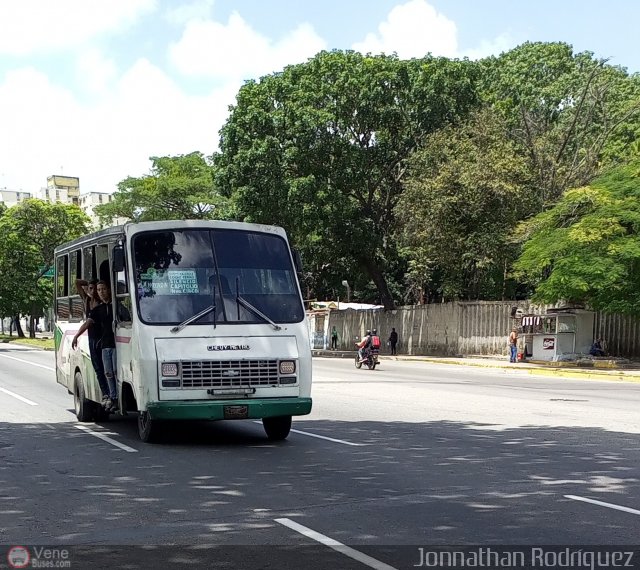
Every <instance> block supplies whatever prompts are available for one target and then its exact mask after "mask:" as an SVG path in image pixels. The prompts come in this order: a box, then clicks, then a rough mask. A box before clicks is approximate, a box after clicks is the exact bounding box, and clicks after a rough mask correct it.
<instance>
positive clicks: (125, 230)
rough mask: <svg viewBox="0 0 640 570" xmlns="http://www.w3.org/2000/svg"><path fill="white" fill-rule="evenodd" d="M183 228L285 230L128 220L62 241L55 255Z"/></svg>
mask: <svg viewBox="0 0 640 570" xmlns="http://www.w3.org/2000/svg"><path fill="white" fill-rule="evenodd" d="M183 229H230V230H243V231H253V232H265V233H272V234H276V235H279V236H281V237H283V238H286V232H285V231H284V229H282V228H281V227H279V226H270V225H265V224H250V223H247V222H227V221H222V220H162V221H156V222H128V223H126V224H124V225H122V226H112V227H110V228H105V229H103V230H99V231H96V232H93V233H90V234H87V235H84V236H82V237H79V238H76V239H74V240H72V241H69V242H67V243H63V244H61V245H59V246H58V247H56V248H55V250H54V253H55V254H56V255H57V254H59V253H63V252H64V251H66V250H71V249H75V248H77V247H79V246H82V245H85V244H86V243H89V242H93V241H99V240H100V239H101V238H109V237H114V238H117V237H118V236H127V237H130V236H132V235H134V234H137V233H139V232H148V231H162V230H183Z"/></svg>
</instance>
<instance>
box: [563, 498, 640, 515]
mask: <svg viewBox="0 0 640 570" xmlns="http://www.w3.org/2000/svg"><path fill="white" fill-rule="evenodd" d="M565 498H567V499H573V500H574V501H582V502H583V503H591V504H593V505H599V506H601V507H607V508H608V509H615V510H616V511H623V512H625V513H631V514H632V515H640V511H639V510H637V509H632V508H631V507H623V506H621V505H614V504H613V503H605V502H604V501H596V500H595V499H587V498H586V497H578V496H577V495H565Z"/></svg>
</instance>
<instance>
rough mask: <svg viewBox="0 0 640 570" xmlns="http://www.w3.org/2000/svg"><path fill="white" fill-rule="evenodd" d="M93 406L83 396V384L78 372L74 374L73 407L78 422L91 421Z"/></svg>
mask: <svg viewBox="0 0 640 570" xmlns="http://www.w3.org/2000/svg"><path fill="white" fill-rule="evenodd" d="M94 406H95V404H94V403H93V402H92V401H91V400H87V398H85V395H84V382H83V381H82V374H81V373H80V371H78V372H76V374H75V376H74V382H73V407H74V409H75V412H76V417H77V418H78V421H79V422H91V421H93V415H94V411H95V408H94Z"/></svg>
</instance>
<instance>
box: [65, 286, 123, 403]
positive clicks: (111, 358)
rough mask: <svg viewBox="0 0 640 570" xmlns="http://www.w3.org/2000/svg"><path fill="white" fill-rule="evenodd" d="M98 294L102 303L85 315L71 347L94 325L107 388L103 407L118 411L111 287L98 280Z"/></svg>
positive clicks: (75, 345)
mask: <svg viewBox="0 0 640 570" xmlns="http://www.w3.org/2000/svg"><path fill="white" fill-rule="evenodd" d="M96 290H97V291H98V296H99V297H100V300H101V301H102V303H100V304H99V305H97V306H96V307H95V308H93V309H92V310H91V311H89V314H88V315H87V320H86V321H85V322H84V323H83V324H82V326H81V327H80V329H79V330H78V332H77V333H76V335H75V336H74V337H73V340H72V341H71V348H73V349H75V348H76V347H77V346H78V337H79V336H80V335H81V334H82V333H84V331H86V330H87V329H88V328H89V327H90V326H93V325H96V326H97V327H99V329H100V331H101V333H100V338H98V339H97V341H96V350H97V352H98V353H99V354H101V356H102V364H103V366H104V374H105V376H106V379H107V385H108V388H109V398H108V399H107V400H105V402H104V404H103V405H104V408H105V410H107V411H108V412H117V411H118V409H119V408H118V388H117V378H116V338H115V335H114V334H113V308H112V306H111V289H110V287H109V284H108V283H107V282H106V281H98V283H97V285H96Z"/></svg>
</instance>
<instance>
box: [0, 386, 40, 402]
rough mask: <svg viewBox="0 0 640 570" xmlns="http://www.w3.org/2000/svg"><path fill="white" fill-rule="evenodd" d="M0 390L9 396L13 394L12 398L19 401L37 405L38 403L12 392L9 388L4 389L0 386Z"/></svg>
mask: <svg viewBox="0 0 640 570" xmlns="http://www.w3.org/2000/svg"><path fill="white" fill-rule="evenodd" d="M0 392H4V393H5V394H8V395H9V396H13V397H14V398H16V399H18V400H20V401H21V402H24V403H25V404H29V405H30V406H37V405H38V404H37V403H36V402H33V401H31V400H28V399H27V398H24V397H23V396H21V395H20V394H16V393H15V392H12V391H11V390H6V389H4V388H0Z"/></svg>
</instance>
